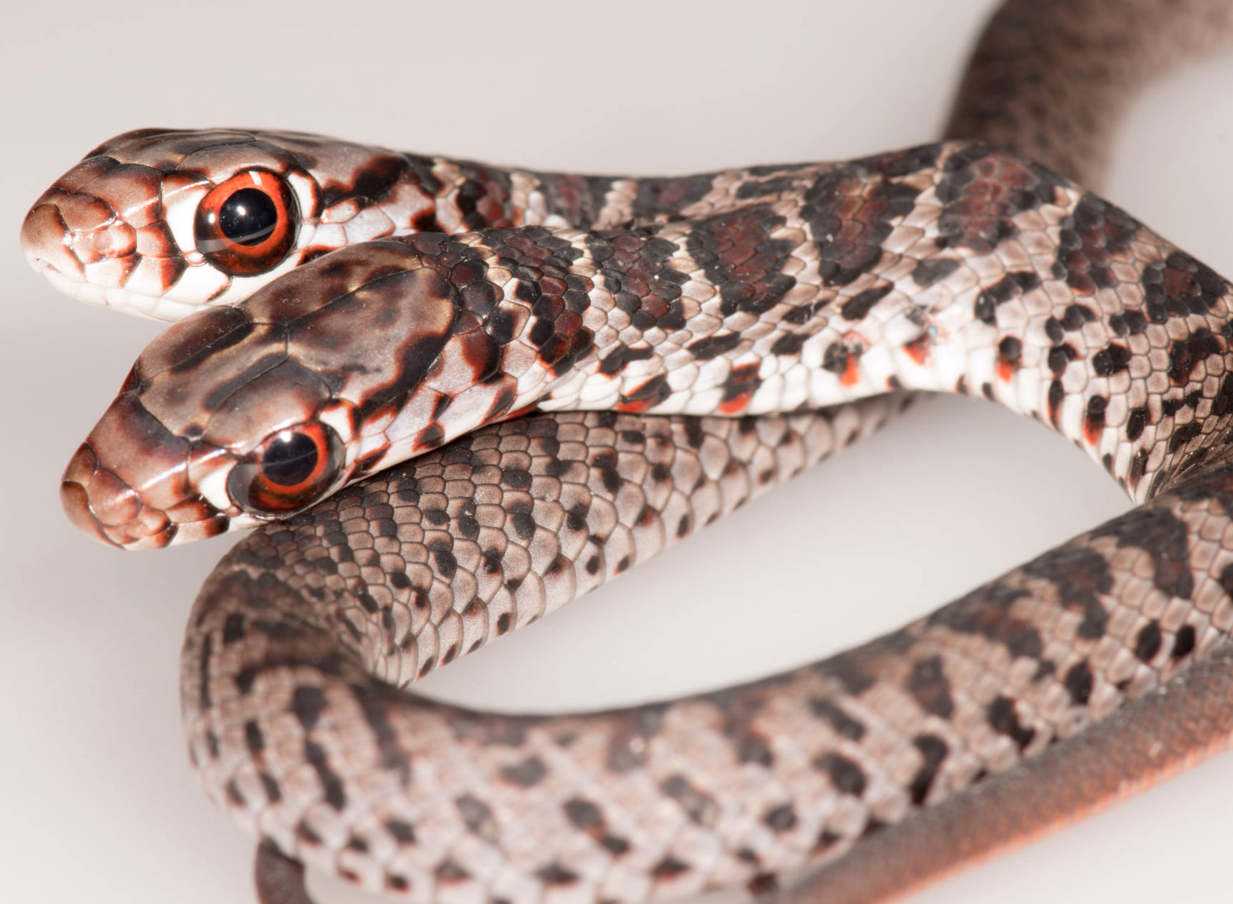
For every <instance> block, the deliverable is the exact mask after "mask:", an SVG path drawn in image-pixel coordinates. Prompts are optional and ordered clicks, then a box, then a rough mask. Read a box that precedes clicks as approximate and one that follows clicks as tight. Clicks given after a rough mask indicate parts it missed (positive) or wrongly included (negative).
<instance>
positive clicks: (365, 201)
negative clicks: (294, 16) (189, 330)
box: [21, 129, 439, 321]
mask: <svg viewBox="0 0 1233 904" xmlns="http://www.w3.org/2000/svg"><path fill="white" fill-rule="evenodd" d="M424 180H427V181H429V182H430V183H431V182H432V179H431V178H430V177H429V176H427V175H425V176H423V178H421V176H420V175H419V174H418V170H416V169H415V168H414V167H413V166H412V165H411V163H410V162H409V161H408V160H407V159H406V158H405V157H403V156H401V155H398V154H395V153H393V152H391V151H386V150H384V149H382V148H374V147H368V146H364V145H356V144H351V143H348V142H341V141H335V140H333V139H328V138H323V137H320V136H315V135H308V134H304V133H298V132H269V131H260V132H259V131H249V130H236V129H214V130H205V131H183V130H169V129H141V130H138V131H134V132H126V133H124V134H123V135H118V136H116V137H115V138H112V139H111V140H109V141H106V142H104V143H103V144H102V145H100V146H99V147H97V148H95V149H94V150H92V151H91V152H90V153H89V154H87V155H86V156H85V158H84V159H83V160H82V161H81V162H80V163H78V164H77V165H76V166H75V167H73V168H72V169H71V170H69V171H68V172H67V173H65V174H64V175H63V176H61V177H60V178H59V179H57V180H56V182H55V184H54V185H52V186H51V188H49V189H47V191H45V192H44V193H43V195H42V196H41V197H40V198H39V199H38V200H37V201H36V202H35V203H34V206H33V207H31V209H30V212H29V213H28V214H26V218H25V221H24V222H23V223H22V227H21V244H22V248H23V250H24V251H25V254H26V259H27V260H28V261H29V262H30V264H31V266H33V267H34V269H35V270H38V271H39V272H41V273H43V274H44V275H45V276H46V277H47V278H48V279H49V280H50V281H51V282H52V283H53V284H54V285H55V286H56V288H58V289H60V290H61V291H63V292H65V293H67V294H69V295H72V296H73V297H75V298H78V299H80V300H82V301H86V302H89V303H91V304H96V305H107V306H111V307H114V308H116V309H118V310H122V311H126V312H128V313H132V314H137V315H139V316H144V317H150V318H153V319H156V320H167V321H170V320H177V319H179V318H180V317H181V316H183V315H185V314H188V313H191V312H192V311H194V310H197V309H199V308H201V307H202V306H204V305H206V304H214V303H220V302H221V303H236V302H239V301H242V300H243V299H245V298H247V297H248V296H250V295H251V294H252V293H253V292H255V291H256V290H257V289H259V288H260V287H262V286H264V285H266V284H268V283H269V282H271V281H272V280H274V279H275V278H277V277H278V276H280V275H281V274H284V273H287V272H289V271H290V270H292V269H293V268H295V267H296V266H298V265H299V264H301V263H303V262H305V261H307V260H311V259H313V258H315V257H318V256H320V255H322V254H325V253H327V252H329V251H333V250H336V249H338V248H341V247H344V246H346V245H347V244H350V243H354V242H358V241H367V240H370V239H373V238H378V237H381V236H385V235H390V234H392V233H394V232H397V231H400V230H401V231H406V230H407V229H409V228H411V225H412V223H413V222H419V220H420V219H423V217H424V216H426V215H427V214H428V213H431V211H432V210H433V209H434V207H433V205H434V199H433V195H432V191H433V190H435V189H434V187H433V186H432V185H430V186H429V187H428V188H425V187H423V186H422V185H421V182H422V181H424ZM436 188H439V186H436ZM417 218H419V219H417ZM428 220H429V221H430V222H432V221H433V220H432V217H431V216H429V217H428Z"/></svg>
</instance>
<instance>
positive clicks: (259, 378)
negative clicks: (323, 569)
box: [61, 239, 516, 549]
mask: <svg viewBox="0 0 1233 904" xmlns="http://www.w3.org/2000/svg"><path fill="white" fill-rule="evenodd" d="M459 272H462V268H459ZM463 297H464V295H463V293H462V292H461V291H459V289H458V287H457V286H455V284H454V283H452V282H451V281H450V279H449V278H448V277H447V276H443V275H442V274H441V273H440V272H438V270H436V269H433V268H432V267H430V266H427V265H425V263H424V257H423V256H421V255H420V254H419V253H418V252H417V251H416V250H415V249H414V248H412V247H410V246H409V245H408V244H406V243H405V242H404V241H402V240H398V239H389V240H383V241H376V242H369V243H366V244H365V245H363V246H357V247H356V248H348V249H344V250H342V251H339V252H336V253H335V254H332V255H328V256H326V257H324V258H321V259H320V260H317V261H313V262H311V263H309V264H306V265H305V266H303V267H300V268H298V269H297V270H296V271H295V272H294V273H292V274H289V275H288V276H286V277H284V278H283V279H281V280H279V281H278V282H277V283H274V284H272V285H270V286H267V287H266V288H264V289H262V290H261V291H259V292H257V293H256V294H254V295H253V296H252V297H251V298H249V299H248V300H247V301H245V302H244V303H243V304H240V305H237V306H217V307H210V308H207V309H205V310H203V311H200V312H197V313H195V314H193V315H191V316H189V317H186V318H185V319H184V320H182V321H180V322H179V323H176V324H174V325H173V326H171V327H169V328H168V329H167V330H166V331H165V332H163V333H162V334H161V335H160V336H159V337H158V338H157V339H155V341H154V342H153V343H151V345H150V346H148V347H147V348H146V350H145V351H144V352H142V354H141V356H140V357H139V358H138V360H137V363H136V364H135V365H134V366H133V368H132V370H131V372H130V373H129V376H128V378H127V379H126V380H125V383H124V385H123V386H122V388H121V391H120V394H119V395H118V396H117V398H116V399H115V400H114V401H113V402H112V404H111V405H110V407H109V408H108V409H107V411H106V412H105V413H104V414H103V417H102V418H101V419H100V420H99V422H98V424H97V425H96V426H95V427H94V429H93V430H92V431H91V432H90V434H89V436H88V437H87V438H86V441H85V442H84V443H83V444H82V445H81V447H80V448H79V449H78V450H77V452H76V454H75V455H74V456H73V458H72V460H71V461H70V463H69V466H68V468H67V470H66V471H65V474H64V478H63V481H62V483H61V499H62V502H63V504H64V507H65V510H66V511H67V513H68V515H69V517H70V519H71V520H72V521H73V522H74V523H75V524H76V525H77V526H78V527H80V528H81V529H83V530H84V531H85V532H86V533H88V534H90V535H91V536H93V537H95V538H96V539H98V540H101V541H103V542H105V543H109V544H112V545H116V546H120V547H124V548H130V549H144V548H153V547H161V546H166V545H169V544H171V543H182V542H187V541H190V540H195V539H199V538H203V537H209V536H214V535H216V534H218V533H222V532H223V531H225V530H228V529H229V528H233V527H249V526H253V525H255V524H257V523H260V522H262V521H268V520H272V519H276V518H285V517H289V516H292V515H294V514H296V513H298V512H300V511H302V510H303V509H304V508H306V507H308V506H310V505H312V504H314V503H315V502H317V501H318V500H320V499H322V498H324V497H325V496H326V495H328V494H329V493H331V492H333V491H335V490H337V489H339V488H340V487H342V486H344V485H345V484H347V483H348V482H351V481H354V480H357V479H359V478H361V477H363V476H365V475H366V474H368V473H371V472H373V471H376V470H380V469H381V468H384V467H388V466H390V465H392V464H395V463H397V462H400V461H403V460H405V459H407V458H409V457H411V456H413V455H417V454H420V453H421V452H424V451H427V450H429V449H432V448H436V447H437V446H439V445H441V444H442V443H444V442H446V441H447V440H449V439H452V438H453V437H455V436H458V435H461V434H462V433H464V432H467V431H468V430H470V429H473V428H474V427H475V426H477V425H479V424H480V423H486V422H490V421H493V420H497V419H500V418H501V417H502V416H504V415H505V414H506V413H507V412H508V411H509V409H510V407H511V406H512V404H513V401H514V399H515V390H516V381H514V380H513V378H511V377H509V376H508V375H507V374H504V373H502V372H501V368H500V362H501V356H500V351H499V349H498V347H497V345H496V343H494V342H493V341H492V339H491V338H490V337H488V335H487V334H486V333H485V332H484V330H483V329H482V325H481V322H480V321H479V320H478V319H477V318H476V317H475V316H474V315H473V314H469V313H468V312H467V311H466V310H465V302H464V300H463Z"/></svg>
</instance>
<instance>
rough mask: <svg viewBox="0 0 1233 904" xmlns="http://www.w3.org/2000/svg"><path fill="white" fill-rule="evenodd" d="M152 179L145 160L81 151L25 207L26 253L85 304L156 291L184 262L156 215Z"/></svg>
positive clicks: (129, 301) (131, 299)
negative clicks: (124, 161)
mask: <svg viewBox="0 0 1233 904" xmlns="http://www.w3.org/2000/svg"><path fill="white" fill-rule="evenodd" d="M160 180H161V174H160V173H159V172H158V171H157V170H154V169H152V168H150V167H145V166H135V165H121V164H118V163H116V161H114V160H111V159H110V158H106V157H92V158H87V159H86V160H85V161H83V162H82V163H80V164H78V166H77V167H75V168H74V169H72V170H70V171H69V172H68V173H66V174H65V175H64V176H62V177H61V178H60V179H59V180H58V181H57V182H56V184H55V185H53V186H52V187H51V188H49V189H48V190H47V191H46V192H44V193H43V195H42V197H40V198H39V199H38V200H37V201H35V203H34V206H33V207H31V208H30V212H29V213H27V214H26V218H25V220H24V221H23V222H22V225H21V247H22V250H23V251H24V252H25V255H26V260H27V261H29V263H30V266H31V267H33V268H34V269H35V270H36V271H38V272H40V273H42V274H43V275H44V276H46V277H47V279H48V280H50V281H51V283H52V285H54V286H55V287H56V288H57V289H59V290H60V291H62V292H64V293H66V294H68V295H71V296H73V297H74V298H77V299H79V300H81V301H85V302H88V303H90V304H97V305H109V304H117V305H121V306H130V305H134V303H135V300H136V298H141V297H145V296H150V295H161V294H162V293H163V292H165V291H166V290H167V288H168V287H169V286H170V285H172V284H173V283H174V282H175V280H176V279H177V278H178V277H179V276H180V274H181V273H182V272H183V269H184V266H185V265H184V262H183V257H182V255H181V254H180V251H179V248H178V246H177V245H176V242H175V240H174V239H173V237H172V235H171V232H170V230H169V229H168V227H167V225H166V223H165V222H164V220H163V219H162V211H161V206H160ZM137 313H141V311H140V310H138V311H137Z"/></svg>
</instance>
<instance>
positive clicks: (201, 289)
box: [163, 264, 251, 305]
mask: <svg viewBox="0 0 1233 904" xmlns="http://www.w3.org/2000/svg"><path fill="white" fill-rule="evenodd" d="M230 282H231V280H230V279H229V278H228V277H227V276H226V274H224V273H223V272H222V271H220V270H216V269H215V268H214V267H213V266H210V265H209V264H203V265H202V266H200V267H186V268H185V269H184V272H183V273H181V274H180V278H179V279H177V280H176V281H175V284H174V285H173V286H172V287H171V288H169V289H168V290H167V292H166V294H165V295H164V296H163V297H164V298H167V299H169V300H171V301H182V302H185V303H186V304H194V305H196V304H200V303H201V301H200V300H201V299H203V298H212V297H213V296H215V295H217V294H218V293H220V292H222V291H223V290H224V289H226V288H227V287H228V285H229V284H230ZM249 285H251V283H249Z"/></svg>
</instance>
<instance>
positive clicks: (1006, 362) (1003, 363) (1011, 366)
mask: <svg viewBox="0 0 1233 904" xmlns="http://www.w3.org/2000/svg"><path fill="white" fill-rule="evenodd" d="M1018 369H1019V364H1018V362H1016V361H1011V360H1010V359H1008V358H1002V359H1000V360H999V361H998V376H999V377H1000V378H1001V380H1002V382H1003V383H1009V382H1010V379H1011V377H1013V376H1014V375H1015V371H1016V370H1018Z"/></svg>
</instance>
